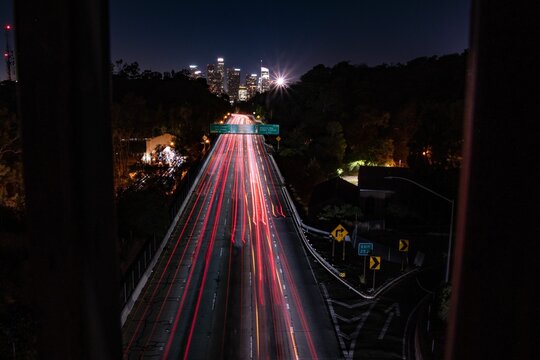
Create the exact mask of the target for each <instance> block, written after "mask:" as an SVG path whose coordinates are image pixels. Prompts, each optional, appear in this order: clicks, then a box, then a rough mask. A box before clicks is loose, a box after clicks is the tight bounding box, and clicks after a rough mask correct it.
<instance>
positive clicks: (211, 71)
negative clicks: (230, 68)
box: [206, 64, 221, 95]
mask: <svg viewBox="0 0 540 360" xmlns="http://www.w3.org/2000/svg"><path fill="white" fill-rule="evenodd" d="M206 81H207V83H208V90H210V92H211V93H212V94H216V95H219V94H221V92H220V87H219V77H218V74H217V68H216V64H208V66H207V67H206Z"/></svg>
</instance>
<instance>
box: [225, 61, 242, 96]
mask: <svg viewBox="0 0 540 360" xmlns="http://www.w3.org/2000/svg"><path fill="white" fill-rule="evenodd" d="M239 88H240V69H237V68H233V69H227V94H228V95H229V98H230V99H231V101H237V100H238V89H239Z"/></svg>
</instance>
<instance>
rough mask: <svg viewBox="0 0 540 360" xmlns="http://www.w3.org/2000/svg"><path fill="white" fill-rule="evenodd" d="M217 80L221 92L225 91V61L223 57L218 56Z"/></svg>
mask: <svg viewBox="0 0 540 360" xmlns="http://www.w3.org/2000/svg"><path fill="white" fill-rule="evenodd" d="M217 74H218V78H217V81H218V83H219V93H220V94H223V93H225V62H224V60H223V58H221V57H219V58H217Z"/></svg>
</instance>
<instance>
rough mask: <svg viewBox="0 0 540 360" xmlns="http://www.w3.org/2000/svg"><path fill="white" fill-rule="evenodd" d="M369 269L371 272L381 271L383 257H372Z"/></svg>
mask: <svg viewBox="0 0 540 360" xmlns="http://www.w3.org/2000/svg"><path fill="white" fill-rule="evenodd" d="M369 269H370V270H380V269H381V257H380V256H370V257H369Z"/></svg>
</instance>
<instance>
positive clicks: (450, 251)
mask: <svg viewBox="0 0 540 360" xmlns="http://www.w3.org/2000/svg"><path fill="white" fill-rule="evenodd" d="M385 179H389V180H392V179H398V180H403V181H408V182H410V183H412V184H414V185H416V186H418V187H420V188H422V189H424V190H426V191H428V192H430V193H432V194H433V195H436V196H438V197H440V198H441V199H443V200H446V201H448V202H449V203H450V206H451V212H450V231H449V232H448V256H447V257H446V275H445V282H446V283H447V284H448V280H449V278H450V256H451V254H452V233H453V229H454V200H453V199H449V198H447V197H446V196H443V195H441V194H439V193H438V192H435V191H433V190H431V189H430V188H427V187H425V186H424V185H422V184H419V183H417V182H416V181H413V180H411V179H407V178H404V177H400V176H385Z"/></svg>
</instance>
